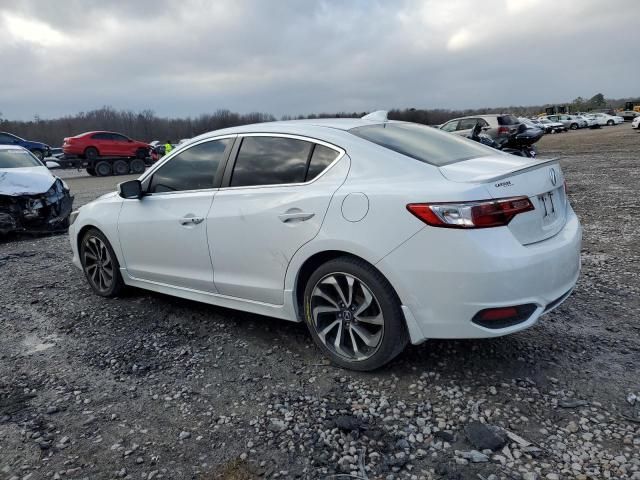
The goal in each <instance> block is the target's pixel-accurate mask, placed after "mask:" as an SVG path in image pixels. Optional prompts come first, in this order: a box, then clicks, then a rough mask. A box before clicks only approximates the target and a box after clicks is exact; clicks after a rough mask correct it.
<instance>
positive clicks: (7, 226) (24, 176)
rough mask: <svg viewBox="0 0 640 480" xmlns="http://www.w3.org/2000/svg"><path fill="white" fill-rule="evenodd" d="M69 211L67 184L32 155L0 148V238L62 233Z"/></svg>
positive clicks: (69, 197)
mask: <svg viewBox="0 0 640 480" xmlns="http://www.w3.org/2000/svg"><path fill="white" fill-rule="evenodd" d="M72 207H73V197H72V196H71V193H70V192H69V187H68V186H67V184H66V183H65V182H64V181H63V180H61V179H60V178H58V177H55V176H53V175H52V174H51V172H49V169H48V168H47V167H46V166H45V165H44V164H43V163H42V162H41V161H40V160H38V159H37V158H36V157H35V156H33V154H32V153H31V152H29V151H28V150H26V149H24V148H22V147H18V146H13V145H0V235H5V234H7V233H9V232H30V233H47V232H56V231H64V230H66V229H67V228H68V227H69V215H70V214H71V210H72Z"/></svg>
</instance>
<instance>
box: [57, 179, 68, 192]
mask: <svg viewBox="0 0 640 480" xmlns="http://www.w3.org/2000/svg"><path fill="white" fill-rule="evenodd" d="M56 178H57V179H58V180H60V183H62V186H63V187H64V189H65V190H71V189H70V188H69V185H67V182H65V181H64V180H63V179H61V178H60V177H56Z"/></svg>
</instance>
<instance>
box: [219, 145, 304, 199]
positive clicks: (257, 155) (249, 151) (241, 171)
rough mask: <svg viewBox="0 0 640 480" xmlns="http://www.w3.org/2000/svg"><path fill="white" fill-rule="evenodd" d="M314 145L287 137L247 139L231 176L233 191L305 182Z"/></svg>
mask: <svg viewBox="0 0 640 480" xmlns="http://www.w3.org/2000/svg"><path fill="white" fill-rule="evenodd" d="M312 147H313V144H312V143H310V142H307V141H305V140H298V139H295V138H286V137H245V138H244V139H243V140H242V145H241V146H240V151H239V152H238V156H237V158H236V163H235V165H234V167H233V173H232V175H231V183H230V186H231V187H246V186H256V185H281V184H289V183H302V182H304V181H305V175H306V172H307V164H308V161H309V155H310V154H311V148H312Z"/></svg>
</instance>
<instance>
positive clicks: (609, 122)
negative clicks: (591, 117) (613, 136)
mask: <svg viewBox="0 0 640 480" xmlns="http://www.w3.org/2000/svg"><path fill="white" fill-rule="evenodd" d="M614 123H615V122H614V121H613V120H607V125H609V126H610V127H611V126H613V124H614Z"/></svg>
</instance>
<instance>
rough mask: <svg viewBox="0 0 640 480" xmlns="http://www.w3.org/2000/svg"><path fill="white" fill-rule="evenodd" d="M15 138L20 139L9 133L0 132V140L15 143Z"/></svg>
mask: <svg viewBox="0 0 640 480" xmlns="http://www.w3.org/2000/svg"><path fill="white" fill-rule="evenodd" d="M15 140H20V139H19V138H18V137H15V136H13V135H10V134H8V133H0V142H5V143H13V142H14V141H15Z"/></svg>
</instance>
